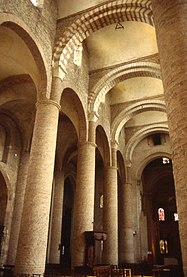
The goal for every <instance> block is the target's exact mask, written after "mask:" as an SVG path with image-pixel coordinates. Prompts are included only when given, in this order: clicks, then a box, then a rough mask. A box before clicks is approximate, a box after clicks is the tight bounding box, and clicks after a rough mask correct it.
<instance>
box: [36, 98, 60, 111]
mask: <svg viewBox="0 0 187 277" xmlns="http://www.w3.org/2000/svg"><path fill="white" fill-rule="evenodd" d="M40 105H46V106H47V105H54V106H55V107H57V109H58V110H59V111H60V110H61V106H60V105H59V104H58V103H57V102H55V101H53V100H50V99H44V100H39V101H38V102H36V108H38V106H40Z"/></svg>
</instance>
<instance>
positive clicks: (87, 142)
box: [78, 141, 97, 148]
mask: <svg viewBox="0 0 187 277" xmlns="http://www.w3.org/2000/svg"><path fill="white" fill-rule="evenodd" d="M85 145H90V146H93V147H95V148H96V147H97V145H96V144H95V143H94V142H92V141H81V142H79V143H78V147H83V146H85Z"/></svg>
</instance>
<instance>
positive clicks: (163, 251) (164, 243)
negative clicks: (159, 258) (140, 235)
mask: <svg viewBox="0 0 187 277" xmlns="http://www.w3.org/2000/svg"><path fill="white" fill-rule="evenodd" d="M159 246H160V253H161V254H168V242H167V240H164V239H161V240H160V242H159Z"/></svg>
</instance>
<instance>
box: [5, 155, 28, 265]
mask: <svg viewBox="0 0 187 277" xmlns="http://www.w3.org/2000/svg"><path fill="white" fill-rule="evenodd" d="M29 155H30V153H29V152H28V151H23V152H22V153H21V159H20V164H19V172H18V178H17V184H16V193H15V202H14V211H13V218H12V223H11V233H10V241H9V248H8V255H7V262H6V263H7V264H9V265H14V263H15V258H16V251H17V244H18V237H19V231H20V224H21V217H22V211H23V203H24V196H25V187H26V179H27V171H28V164H29Z"/></svg>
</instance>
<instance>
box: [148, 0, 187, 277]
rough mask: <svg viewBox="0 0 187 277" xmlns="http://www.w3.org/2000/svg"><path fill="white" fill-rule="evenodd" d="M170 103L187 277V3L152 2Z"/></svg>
mask: <svg viewBox="0 0 187 277" xmlns="http://www.w3.org/2000/svg"><path fill="white" fill-rule="evenodd" d="M152 7H153V15H154V23H155V28H156V35H157V42H158V50H159V56H160V64H161V70H162V79H163V86H164V94H165V101H166V109H167V116H168V124H169V133H170V139H171V146H172V150H173V157H172V162H173V172H174V179H175V188H176V201H177V210H178V214H179V232H180V240H181V250H182V259H183V269H184V275H185V276H187V233H186V230H187V221H186V218H187V201H186V198H187V171H186V164H187V155H186V153H187V63H186V55H187V2H186V0H165V1H163V0H152Z"/></svg>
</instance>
